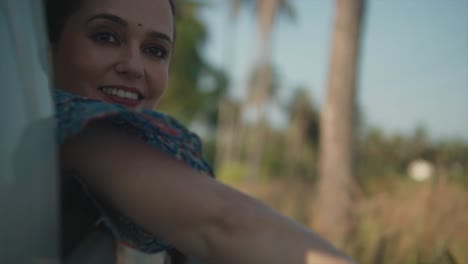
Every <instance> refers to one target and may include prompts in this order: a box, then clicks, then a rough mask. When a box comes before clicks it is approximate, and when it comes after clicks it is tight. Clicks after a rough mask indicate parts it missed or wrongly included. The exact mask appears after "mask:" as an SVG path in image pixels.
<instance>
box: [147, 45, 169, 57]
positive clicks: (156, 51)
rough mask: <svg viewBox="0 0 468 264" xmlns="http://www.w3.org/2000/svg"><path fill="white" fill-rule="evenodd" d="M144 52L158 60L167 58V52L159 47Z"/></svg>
mask: <svg viewBox="0 0 468 264" xmlns="http://www.w3.org/2000/svg"><path fill="white" fill-rule="evenodd" d="M143 52H144V53H146V54H149V55H151V56H154V57H157V58H165V57H166V55H167V50H166V49H164V48H161V47H158V46H149V47H145V48H144V49H143Z"/></svg>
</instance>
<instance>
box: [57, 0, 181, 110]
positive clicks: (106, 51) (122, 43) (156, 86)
mask: <svg viewBox="0 0 468 264" xmlns="http://www.w3.org/2000/svg"><path fill="white" fill-rule="evenodd" d="M81 2H82V3H81V6H80V8H79V10H78V11H77V12H75V13H74V14H73V15H72V16H70V17H69V19H68V20H67V22H66V24H65V26H64V29H63V32H62V35H61V38H60V40H59V41H58V42H57V43H56V44H54V45H53V47H52V54H53V68H54V80H55V85H56V86H57V87H58V88H60V89H63V90H66V91H69V92H72V93H76V94H79V95H82V96H86V97H90V98H94V99H100V100H103V101H107V102H112V103H119V104H122V105H124V106H126V107H128V108H131V109H142V108H154V107H155V106H156V104H157V102H158V100H159V98H160V97H161V95H162V94H163V92H164V89H165V88H166V85H167V79H168V72H169V64H170V58H171V52H172V47H173V45H172V44H173V32H174V25H173V17H172V11H171V7H170V3H169V1H168V0H132V1H128V0H82V1H81Z"/></svg>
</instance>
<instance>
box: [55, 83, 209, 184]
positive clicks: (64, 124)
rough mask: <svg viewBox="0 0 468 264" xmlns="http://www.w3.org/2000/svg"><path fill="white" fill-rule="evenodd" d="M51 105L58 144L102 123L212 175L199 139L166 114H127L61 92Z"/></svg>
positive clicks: (101, 103) (132, 112)
mask: <svg viewBox="0 0 468 264" xmlns="http://www.w3.org/2000/svg"><path fill="white" fill-rule="evenodd" d="M54 101H55V107H56V119H57V124H58V134H57V136H58V141H59V143H60V144H61V143H63V142H64V141H65V140H66V139H68V138H70V137H72V136H74V135H76V134H78V133H79V132H80V131H82V130H83V129H84V128H85V127H86V126H87V125H88V124H89V123H91V122H93V121H98V120H105V121H108V122H110V123H112V124H113V125H115V126H116V127H117V128H119V129H122V130H125V132H127V133H129V134H132V135H135V136H137V137H139V138H141V139H143V140H144V141H145V142H147V143H148V144H150V145H153V146H155V147H158V148H159V149H161V150H162V151H164V152H166V153H167V154H169V155H171V156H173V157H174V158H176V159H179V160H183V161H185V162H186V163H188V164H189V165H190V166H192V167H194V168H196V169H198V170H201V171H206V172H208V173H209V174H211V175H213V172H212V169H211V167H210V166H209V165H208V164H207V162H206V161H205V160H204V159H203V157H202V143H201V140H200V137H199V136H198V135H197V134H196V133H193V132H191V131H190V130H189V129H188V128H187V127H186V126H184V125H183V124H181V123H180V122H179V121H177V120H176V119H174V118H173V117H171V116H169V115H167V114H165V113H162V112H159V111H152V110H141V111H134V110H129V109H127V108H125V107H123V106H121V105H118V104H111V103H106V102H103V101H100V100H96V99H91V98H87V97H82V96H79V95H76V94H72V93H69V92H66V91H63V90H60V89H55V90H54Z"/></svg>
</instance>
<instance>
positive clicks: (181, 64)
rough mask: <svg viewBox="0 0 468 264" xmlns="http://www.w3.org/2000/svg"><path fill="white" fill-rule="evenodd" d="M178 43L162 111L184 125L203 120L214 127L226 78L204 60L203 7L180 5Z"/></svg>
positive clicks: (185, 2)
mask: <svg viewBox="0 0 468 264" xmlns="http://www.w3.org/2000/svg"><path fill="white" fill-rule="evenodd" d="M177 3H178V9H177V14H178V15H177V16H176V28H177V33H176V42H175V48H174V52H173V57H172V64H171V70H170V76H169V86H168V89H167V90H166V92H165V94H164V96H163V98H162V100H161V103H160V106H159V110H161V111H164V112H167V113H169V114H171V115H172V116H174V117H176V118H177V119H178V120H180V121H182V122H183V123H186V124H187V123H189V122H191V121H194V120H195V119H200V120H203V121H205V122H207V123H208V124H210V125H214V123H215V120H216V111H217V106H218V103H217V102H218V99H219V96H220V94H222V93H223V92H224V89H225V87H226V85H227V79H226V77H225V74H224V73H223V72H222V71H221V70H219V69H217V68H215V67H213V66H212V65H210V64H208V63H207V61H206V59H205V58H204V57H203V56H202V49H203V47H204V45H205V44H206V40H207V38H208V32H207V29H206V25H204V24H203V22H202V20H201V19H200V18H199V11H200V9H201V8H202V7H203V5H202V4H200V3H198V2H195V1H189V0H183V1H177Z"/></svg>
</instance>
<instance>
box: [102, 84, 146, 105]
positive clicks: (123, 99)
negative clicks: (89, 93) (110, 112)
mask: <svg viewBox="0 0 468 264" xmlns="http://www.w3.org/2000/svg"><path fill="white" fill-rule="evenodd" d="M99 90H100V91H101V92H102V93H103V94H104V95H106V98H107V99H109V101H110V102H112V103H117V104H121V105H123V106H126V107H131V108H134V107H136V106H138V105H139V104H140V103H141V102H142V101H143V98H144V97H143V95H142V94H141V93H140V92H139V91H138V90H137V89H135V88H132V87H123V86H102V87H99Z"/></svg>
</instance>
